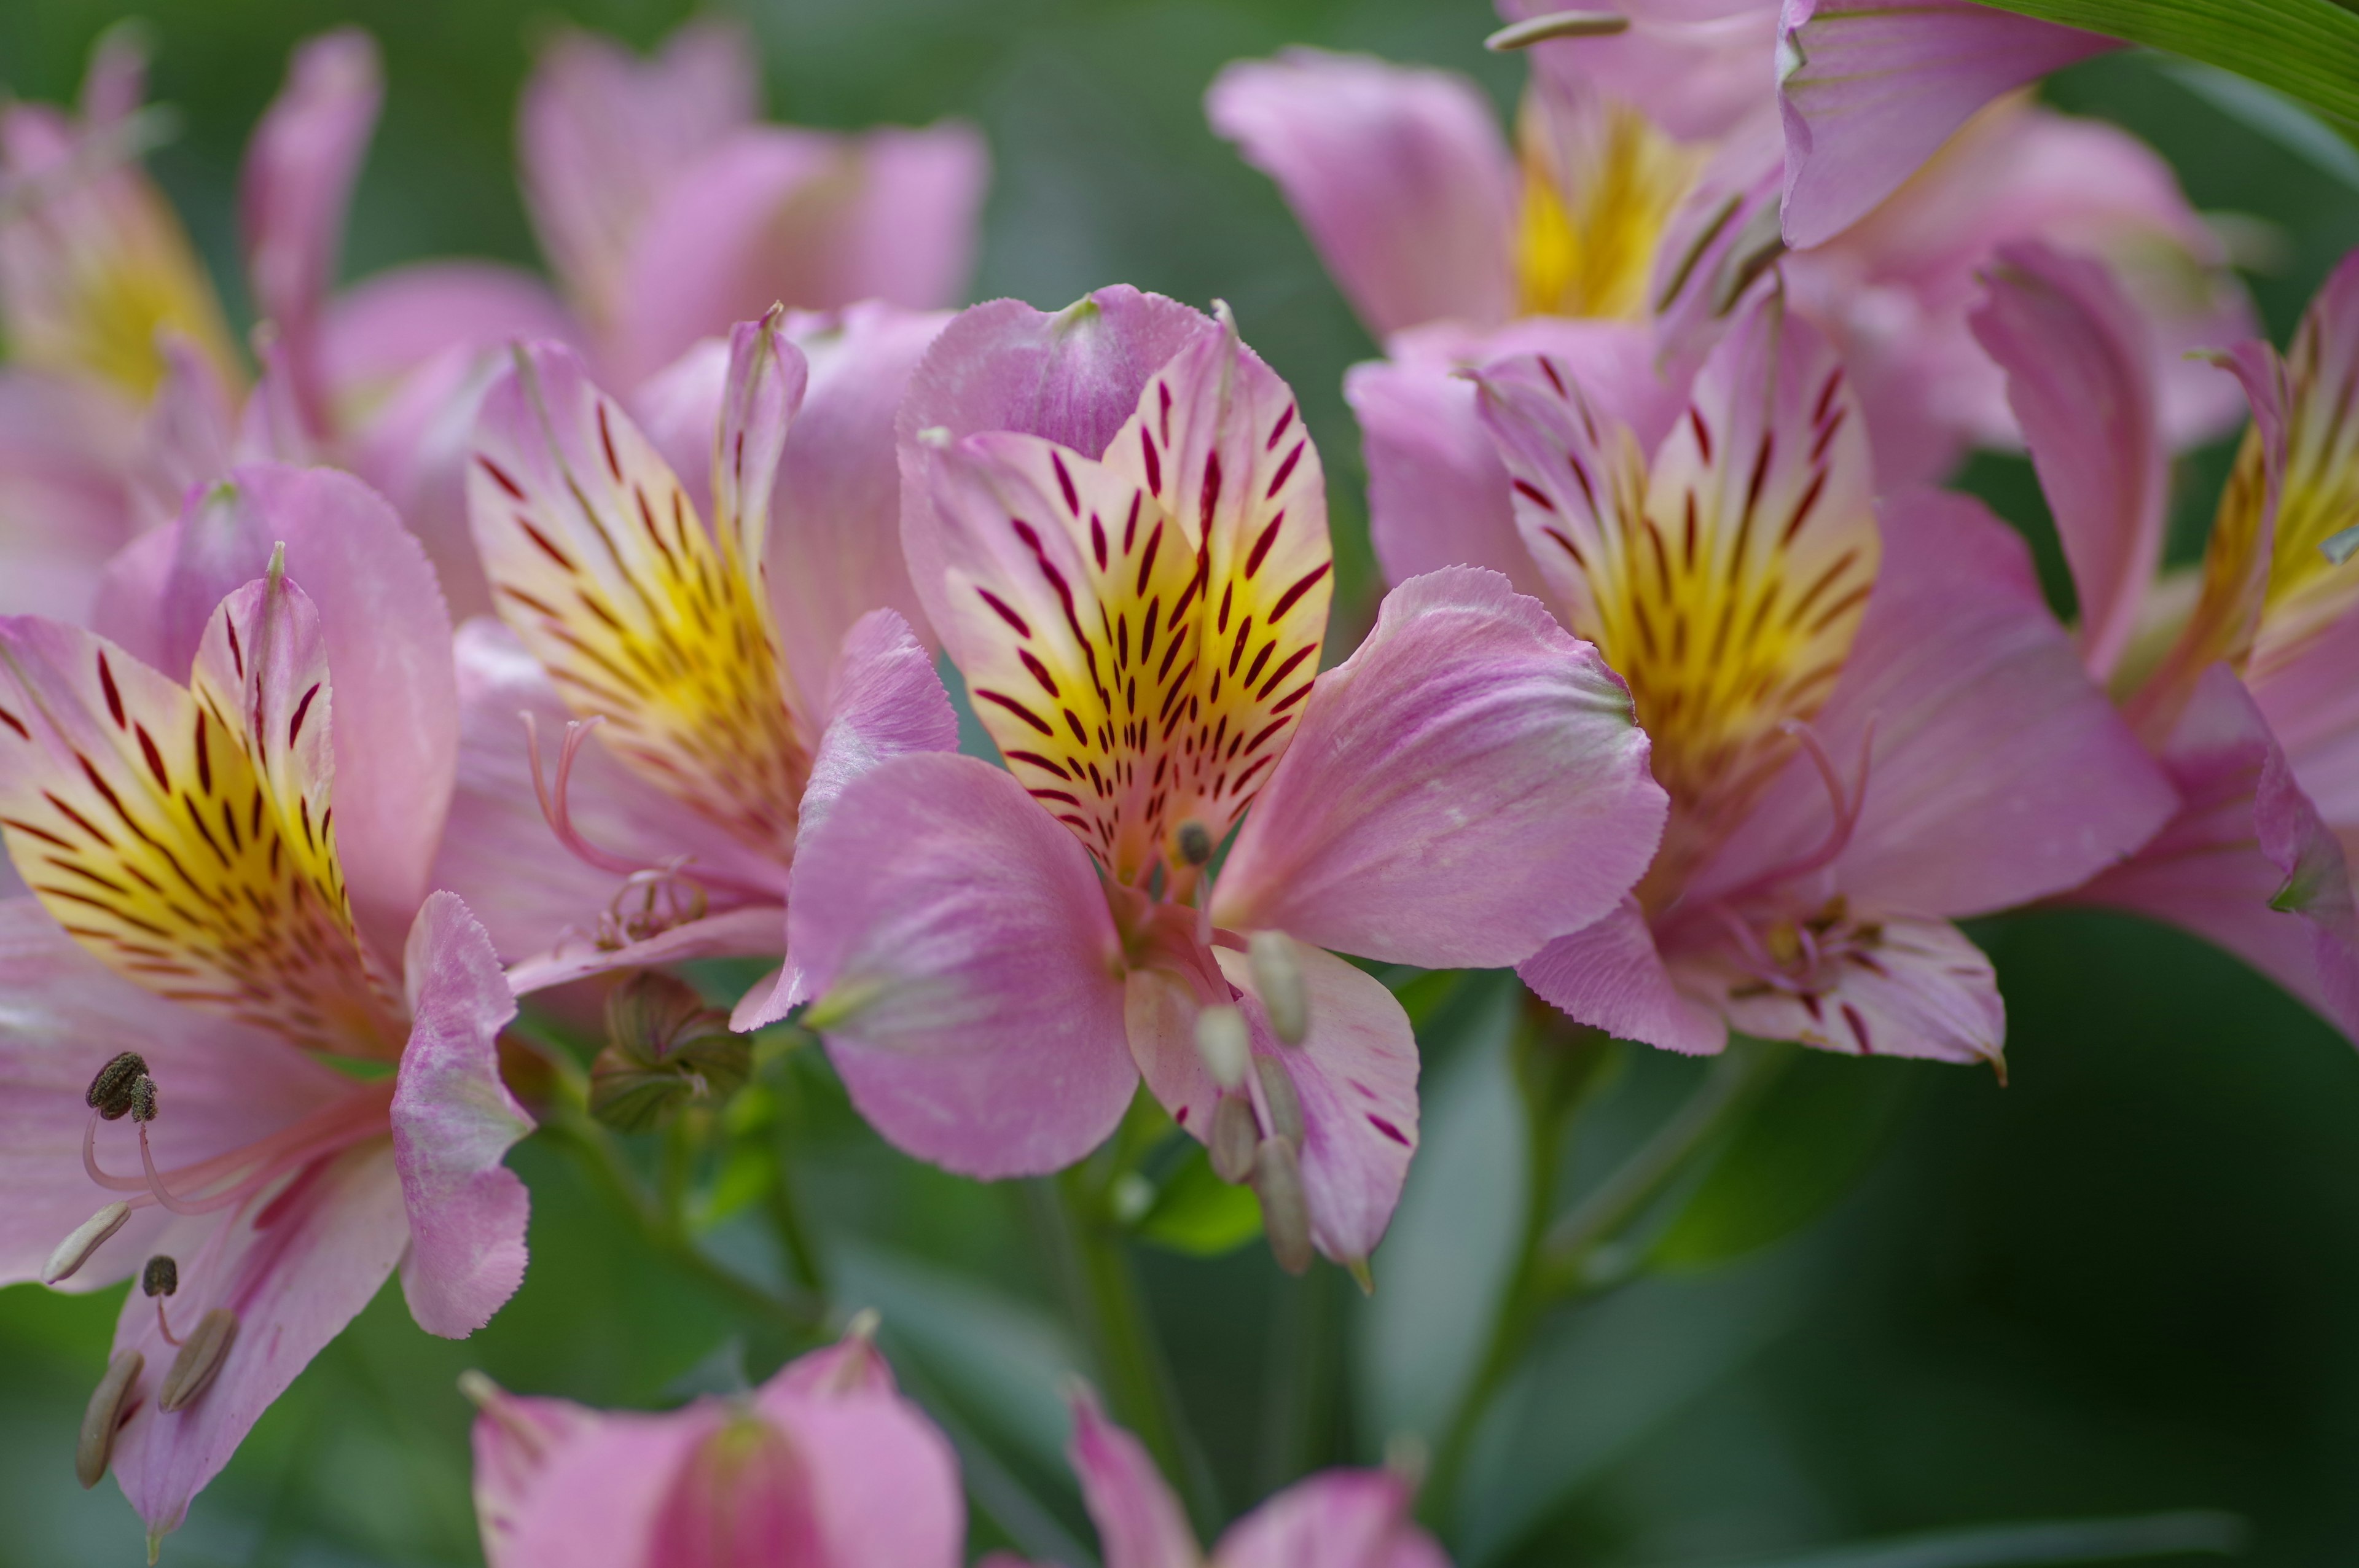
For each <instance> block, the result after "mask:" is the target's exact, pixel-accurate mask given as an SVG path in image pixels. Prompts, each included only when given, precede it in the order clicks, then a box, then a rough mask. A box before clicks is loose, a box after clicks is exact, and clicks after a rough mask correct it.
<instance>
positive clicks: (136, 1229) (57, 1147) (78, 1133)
mask: <svg viewBox="0 0 2359 1568" xmlns="http://www.w3.org/2000/svg"><path fill="white" fill-rule="evenodd" d="M0 995H5V996H6V997H7V999H8V1003H7V1007H6V1008H5V1011H0V1183H5V1185H6V1190H7V1191H8V1193H9V1195H10V1196H9V1201H8V1203H7V1204H6V1205H5V1206H0V1281H6V1282H8V1283H12V1284H13V1283H16V1282H17V1281H23V1280H30V1279H35V1278H38V1276H39V1274H40V1271H41V1266H42V1264H43V1263H44V1262H46V1261H47V1260H48V1258H49V1252H50V1249H52V1248H54V1247H56V1246H57V1244H58V1243H59V1242H60V1241H62V1240H64V1239H65V1238H66V1236H67V1234H68V1233H69V1232H71V1230H72V1229H73V1228H74V1227H76V1226H78V1225H80V1224H81V1223H82V1221H83V1220H85V1219H88V1218H89V1217H91V1216H92V1214H94V1213H96V1212H97V1211H98V1210H99V1209H100V1208H102V1207H103V1206H105V1205H106V1204H108V1203H110V1202H113V1201H114V1199H115V1198H116V1197H118V1196H120V1195H119V1194H115V1193H112V1192H108V1191H106V1190H104V1189H103V1188H100V1187H98V1186H96V1185H94V1184H92V1182H91V1180H90V1178H89V1177H88V1176H86V1175H84V1174H83V1173H82V1154H81V1150H82V1130H83V1129H84V1128H85V1127H86V1126H87V1125H88V1124H89V1121H90V1117H91V1113H90V1110H89V1108H88V1107H87V1106H86V1105H85V1104H84V1102H83V1099H82V1096H83V1093H84V1091H86V1090H87V1089H88V1088H89V1087H90V1082H91V1079H92V1077H93V1076H95V1075H96V1074H97V1072H98V1070H99V1069H100V1068H101V1067H103V1066H104V1065H106V1064H107V1063H108V1062H109V1061H110V1060H112V1059H113V1058H114V1056H115V1055H116V1054H118V1053H120V1052H124V1051H136V1052H138V1053H139V1054H141V1055H142V1056H144V1057H146V1058H147V1065H148V1069H149V1071H150V1073H151V1074H152V1075H153V1076H154V1077H155V1079H156V1081H157V1084H158V1100H159V1102H160V1104H161V1105H162V1107H163V1113H162V1114H161V1115H159V1116H158V1118H157V1119H156V1120H155V1121H154V1122H152V1123H150V1124H149V1126H148V1138H149V1141H150V1142H151V1143H152V1145H153V1146H154V1149H155V1152H156V1158H157V1160H158V1162H159V1163H160V1164H161V1165H162V1166H164V1167H165V1168H167V1169H169V1168H175V1167H179V1166H181V1165H188V1164H192V1163H195V1162H199V1161H203V1160H210V1159H212V1158H213V1157H215V1156H217V1155H221V1154H226V1153H229V1152H232V1151H234V1150H237V1149H241V1148H244V1147H245V1146H246V1145H247V1144H250V1143H253V1142H255V1141H257V1140H259V1139H262V1138H266V1137H268V1136H269V1135H270V1134H271V1133H273V1132H276V1131H277V1130H280V1129H281V1128H284V1127H288V1126H291V1125H293V1124H294V1123H296V1122H298V1121H300V1120H302V1119H304V1118H305V1117H306V1116H309V1115H310V1114H311V1113H312V1112H314V1111H317V1110H320V1109H321V1108H323V1107H326V1106H329V1105H331V1104H333V1103H334V1102H336V1101H338V1100H341V1099H342V1098H345V1097H346V1096H348V1095H350V1094H351V1093H352V1092H353V1084H352V1080H351V1079H349V1078H347V1077H345V1076H343V1075H342V1074H341V1073H338V1072H335V1071H333V1070H332V1069H331V1068H328V1067H325V1066H322V1065H319V1064H318V1063H317V1062H315V1061H313V1060H312V1059H311V1058H310V1056H308V1055H306V1054H304V1053H302V1052H300V1051H298V1050H296V1049H294V1048H293V1047H291V1046H289V1045H287V1044H284V1043H283V1042H281V1041H280V1040H278V1039H277V1037H276V1036H275V1035H272V1034H270V1033H267V1032H266V1031H263V1030H259V1029H255V1028H253V1027H252V1026H250V1025H246V1024H241V1023H234V1022H229V1021H228V1020H225V1019H216V1018H212V1017H209V1016H208V1015H206V1014H204V1013H201V1012H199V1011H195V1010H194V1009H191V1008H187V1007H182V1006H180V1005H179V1004H177V1003H174V1002H170V1001H167V1000H164V999H163V998H161V997H158V996H157V995H155V994H153V993H152V992H149V991H147V990H144V989H140V988H139V987H137V986H136V985H133V984H132V983H131V982H130V981H128V980H125V979H120V978H119V977H117V976H115V975H113V974H110V973H109V972H108V971H107V970H106V968H105V967H104V966H103V965H102V964H100V963H99V961H98V960H97V959H96V958H93V957H91V956H90V955H89V954H88V953H86V952H84V951H83V950H82V947H81V946H80V945H79V944H78V943H76V942H75V941H74V940H73V939H72V938H71V936H68V935H66V934H65V932H64V931H62V930H61V929H60V928H59V925H58V923H57V922H56V921H55V920H54V919H52V918H51V917H50V915H49V913H48V912H47V911H45V910H44V909H42V908H41V907H40V905H39V904H38V903H35V902H34V901H33V900H31V899H29V898H11V899H6V900H0ZM97 1156H98V1161H99V1163H100V1166H101V1168H103V1169H105V1170H108V1171H111V1172H114V1173H122V1174H125V1175H128V1174H131V1173H136V1172H137V1171H138V1169H139V1148H138V1142H137V1141H136V1138H134V1137H133V1136H132V1128H131V1124H130V1123H129V1122H128V1121H127V1120H126V1121H121V1122H113V1123H106V1124H103V1125H102V1126H101V1127H100V1129H99V1135H98V1140H97ZM170 1218H171V1217H170V1216H169V1215H168V1214H166V1213H165V1212H164V1211H163V1210H162V1209H160V1208H153V1207H150V1208H143V1209H140V1210H138V1211H136V1212H135V1214H134V1215H133V1217H132V1219H131V1221H130V1223H129V1224H128V1225H126V1226H125V1228H124V1229H123V1230H121V1231H120V1232H118V1233H117V1234H116V1235H115V1237H114V1239H113V1240H112V1241H109V1242H107V1243H106V1244H105V1245H104V1246H103V1247H102V1248H101V1249H99V1251H98V1252H97V1254H96V1255H95V1256H93V1257H92V1260H91V1261H90V1262H88V1263H87V1264H85V1265H84V1266H83V1268H82V1271H81V1272H80V1273H78V1274H77V1275H75V1276H74V1279H73V1281H72V1283H71V1287H70V1288H71V1289H75V1290H83V1289H92V1288H95V1287H98V1286H102V1285H105V1284H110V1283H112V1282H113V1281H116V1280H119V1279H121V1278H122V1277H123V1276H124V1275H125V1274H126V1273H129V1272H131V1271H134V1270H136V1268H137V1267H138V1266H139V1263H140V1260H142V1259H144V1258H145V1257H147V1254H148V1253H150V1252H152V1251H154V1250H155V1248H154V1246H153V1243H154V1241H155V1239H156V1237H157V1235H158V1232H159V1230H160V1229H161V1228H162V1227H163V1226H164V1225H165V1223H166V1222H167V1221H168V1220H169V1219H170Z"/></svg>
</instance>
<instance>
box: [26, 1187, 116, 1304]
mask: <svg viewBox="0 0 2359 1568" xmlns="http://www.w3.org/2000/svg"><path fill="white" fill-rule="evenodd" d="M130 1217H131V1206H130V1205H129V1204H127V1203H111V1204H108V1205H107V1206H105V1207H104V1208H103V1209H100V1210H99V1211H98V1212H97V1213H96V1214H94V1215H92V1216H91V1217H89V1218H88V1219H85V1220H83V1221H82V1223H81V1224H80V1225H78V1226H76V1227H74V1232H73V1234H72V1235H71V1236H69V1237H67V1238H65V1239H64V1240H63V1241H60V1242H59V1243H58V1249H57V1250H56V1251H54V1252H52V1253H50V1254H49V1261H48V1262H47V1263H44V1264H42V1265H41V1283H43V1284H45V1285H54V1284H59V1283H60V1282H62V1281H66V1280H71V1279H72V1278H73V1276H74V1274H75V1273H76V1271H79V1270H80V1269H81V1268H82V1265H83V1264H84V1263H87V1262H89V1261H90V1255H91V1254H92V1253H93V1252H95V1251H97V1250H98V1249H100V1248H102V1247H103V1246H105V1245H106V1243H107V1240H108V1238H111V1237H112V1236H114V1233H115V1232H116V1231H118V1230H120V1229H122V1228H123V1222H124V1221H125V1220H127V1219H129V1218H130Z"/></svg>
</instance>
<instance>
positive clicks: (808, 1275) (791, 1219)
mask: <svg viewBox="0 0 2359 1568" xmlns="http://www.w3.org/2000/svg"><path fill="white" fill-rule="evenodd" d="M766 1201H767V1203H768V1206H769V1210H770V1224H771V1226H772V1227H774V1228H775V1229H776V1230H777V1233H778V1244H779V1246H780V1247H781V1248H782V1249H784V1250H785V1252H786V1255H787V1262H788V1267H790V1268H791V1269H793V1271H794V1274H795V1278H796V1279H797V1280H798V1281H800V1282H801V1284H802V1287H803V1289H805V1290H806V1291H809V1292H810V1293H811V1294H812V1295H814V1296H818V1297H820V1298H821V1299H822V1300H823V1299H825V1298H826V1296H827V1293H828V1289H827V1271H826V1268H825V1266H824V1265H823V1264H821V1261H820V1255H819V1247H818V1245H817V1244H816V1243H815V1242H814V1241H813V1240H812V1239H811V1233H810V1226H809V1225H808V1224H807V1223H805V1221H804V1219H803V1210H802V1205H801V1204H800V1203H799V1202H797V1201H796V1198H795V1187H794V1176H793V1165H792V1162H791V1160H790V1159H789V1157H788V1152H787V1141H786V1139H785V1138H784V1137H781V1138H780V1139H779V1140H778V1141H777V1145H776V1147H775V1148H774V1149H773V1151H772V1153H771V1172H770V1190H769V1193H768V1195H767V1200H766Z"/></svg>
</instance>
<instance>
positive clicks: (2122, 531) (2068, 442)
mask: <svg viewBox="0 0 2359 1568" xmlns="http://www.w3.org/2000/svg"><path fill="white" fill-rule="evenodd" d="M1989 276H1990V296H1989V298H1988V299H1987V301H1986V302H1985V303H1984V305H1983V307H1982V308H1981V309H1979V310H1977V311H1976V312H1975V313H1974V317H1973V327H1974V336H1975V337H1976V338H1978V339H1980V340H1981V341H1982V345H1983V347H1984V349H1986V350H1988V351H1989V352H1990V355H1991V357H1992V358H1993V359H1995V360H1996V361H1997V362H1999V364H2000V366H2001V367H2002V368H2004V369H2005V370H2006V373H2007V397H2008V401H2009V402H2010V403H2012V404H2013V405H2014V408H2015V416H2016V419H2017V422H2018V423H2019V424H2020V425H2021V426H2022V427H2023V431H2024V435H2025V438H2026V439H2027V441H2028V442H2029V444H2030V447H2031V460H2032V462H2033V464H2034V465H2035V466H2036V467H2037V468H2038V470H2039V484H2040V488H2041V489H2042V490H2044V491H2045V492H2047V494H2048V505H2049V510H2050V511H2051V512H2052V513H2053V514H2055V517H2056V533H2057V536H2058V537H2059V539H2060V541H2061V542H2062V544H2063V546H2064V558H2065V560H2066V562H2067V564H2069V565H2070V566H2071V568H2072V582H2073V586H2074V588H2075V589H2078V590H2079V597H2080V601H2081V652H2082V659H2083V660H2084V661H2085V662H2086V664H2087V665H2088V666H2089V671H2090V673H2091V674H2092V675H2093V676H2095V677H2097V678H2098V679H2100V680H2102V679H2104V677H2105V676H2107V675H2109V674H2110V673H2111V672H2112V670H2113V667H2114V662H2115V661H2116V660H2117V659H2119V658H2120V656H2121V653H2122V650H2123V648H2124V647H2125V646H2126V645H2127V644H2128V643H2129V639H2130V633H2131V632H2132V631H2134V630H2135V629H2136V622H2137V616H2138V609H2139V606H2140V605H2141V604H2142V603H2143V602H2144V600H2145V598H2146V593H2147V585H2148V584H2149V583H2150V582H2151V581H2152V579H2153V578H2154V574H2155V569H2156V568H2157V567H2158V565H2159V564H2160V563H2161V560H2162V527H2163V522H2164V517H2165V514H2166V513H2167V512H2168V511H2169V501H2170V454H2169V452H2168V451H2167V450H2166V449H2164V447H2163V443H2162V432H2161V428H2160V424H2159V419H2158V412H2157V409H2156V406H2155V395H2154V392H2155V389H2154V385H2153V383H2152V379H2151V377H2150V374H2149V373H2148V369H2147V366H2148V362H2149V361H2150V360H2151V358H2152V354H2151V351H2150V349H2149V347H2148V344H2147V330H2146V324H2145V322H2144V321H2143V320H2141V319H2139V317H2138V315H2137V314H2136V311H2134V310H2133V309H2131V308H2130V304H2129V302H2128V301H2127V300H2126V299H2125V298H2123V297H2122V295H2121V291H2120V290H2119V289H2118V288H2116V287H2114V281H2113V279H2112V278H2111V277H2110V276H2108V275H2107V274H2106V271H2105V268H2104V265H2103V264H2101V263H2098V262H2093V261H2088V260H2083V259H2082V258H2079V257H2074V256H2067V255H2063V254H2060V253H2058V252H2056V251H2053V250H2050V249H2049V248H2048V247H2047V246H2045V245H2041V244H2035V243H2024V244H2017V245H2011V246H2009V247H2007V248H2006V249H2005V250H2002V251H2001V252H1999V254H1998V260H1997V265H1996V266H1995V267H1994V268H1993V269H1992V271H1991V273H1990V275H1989Z"/></svg>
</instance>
